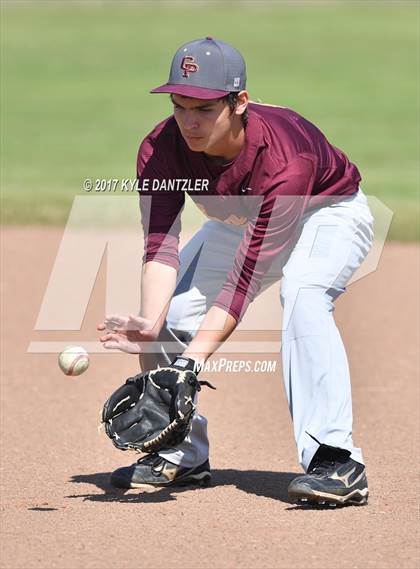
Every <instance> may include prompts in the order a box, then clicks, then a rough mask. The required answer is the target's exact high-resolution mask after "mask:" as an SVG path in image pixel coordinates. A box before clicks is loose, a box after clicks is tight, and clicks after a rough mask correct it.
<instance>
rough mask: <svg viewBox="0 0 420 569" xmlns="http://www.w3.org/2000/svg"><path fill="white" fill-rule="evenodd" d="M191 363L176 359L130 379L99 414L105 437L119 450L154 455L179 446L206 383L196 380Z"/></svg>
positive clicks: (180, 358)
mask: <svg viewBox="0 0 420 569" xmlns="http://www.w3.org/2000/svg"><path fill="white" fill-rule="evenodd" d="M195 368H196V364H195V362H194V360H191V359H189V358H184V357H181V356H179V357H177V358H176V359H175V360H174V362H172V364H171V365H170V366H169V367H164V368H160V369H155V370H152V371H148V372H147V373H142V374H139V375H136V376H135V377H130V378H129V379H127V381H126V382H125V384H124V385H122V386H121V387H119V388H118V389H117V390H116V391H114V393H113V394H112V395H111V397H110V398H109V399H108V401H107V402H106V403H105V405H104V408H103V411H102V421H103V423H104V424H105V431H106V434H107V435H108V436H109V438H110V439H112V442H113V443H114V445H115V446H116V447H117V448H119V449H121V450H136V451H139V452H145V453H149V452H157V451H159V450H161V449H163V448H171V447H175V446H177V445H179V444H180V443H181V442H182V441H183V440H184V439H185V437H186V436H187V435H188V433H189V431H190V429H191V422H192V418H193V415H194V412H195V407H196V406H195V403H194V401H195V396H196V393H197V391H200V389H201V385H208V386H209V387H211V388H212V389H215V388H214V387H213V386H212V385H210V384H209V383H208V382H206V381H198V380H197V373H198V371H197V372H195V371H194V369H195Z"/></svg>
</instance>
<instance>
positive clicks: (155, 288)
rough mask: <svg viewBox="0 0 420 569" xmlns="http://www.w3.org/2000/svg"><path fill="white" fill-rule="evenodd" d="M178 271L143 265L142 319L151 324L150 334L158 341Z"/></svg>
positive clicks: (149, 263)
mask: <svg viewBox="0 0 420 569" xmlns="http://www.w3.org/2000/svg"><path fill="white" fill-rule="evenodd" d="M176 277H177V271H176V269H175V268H174V267H171V266H169V265H164V264H163V263H158V262H156V261H149V262H147V263H145V264H144V265H143V269H142V277H141V304H140V317H142V318H144V319H145V320H147V321H149V322H150V326H151V329H150V333H151V336H152V338H153V339H156V338H157V337H158V335H159V332H160V330H161V328H162V326H163V324H164V322H165V319H166V315H167V313H168V309H169V304H170V302H171V299H172V296H173V294H174V291H175V286H176Z"/></svg>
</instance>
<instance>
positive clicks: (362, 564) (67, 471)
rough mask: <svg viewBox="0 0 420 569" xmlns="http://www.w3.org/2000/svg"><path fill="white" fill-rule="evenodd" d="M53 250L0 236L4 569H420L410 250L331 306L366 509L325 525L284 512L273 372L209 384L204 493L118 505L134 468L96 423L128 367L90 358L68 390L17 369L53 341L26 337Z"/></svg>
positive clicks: (284, 468) (285, 441)
mask: <svg viewBox="0 0 420 569" xmlns="http://www.w3.org/2000/svg"><path fill="white" fill-rule="evenodd" d="M61 234H62V230H59V229H54V228H51V229H43V228H33V229H31V228H28V229H21V228H7V229H5V230H3V234H2V237H3V239H2V249H3V252H2V277H3V287H4V288H3V309H2V321H3V324H2V368H3V372H2V409H1V411H2V413H1V421H2V445H1V446H2V448H1V451H2V452H1V461H2V467H1V482H2V505H1V508H2V525H1V534H2V535H1V537H2V549H1V567H3V568H7V569H12V568H13V569H15V568H22V569H23V568H25V569H35V568H37V569H38V568H40V569H41V568H42V569H50V568H59V569H70V568H72V569H90V568H95V569H99V568H102V567H115V568H121V569H137V568H161V567H171V568H178V567H179V568H181V567H186V568H190V567H199V568H251V567H252V568H258V569H259V568H299V569H306V568H308V569H309V568H310V569H312V568H316V569H318V568H319V569H321V568H323V569H333V568H335V567H340V568H342V569H347V568H349V569H350V568H360V569H362V568H363V569H364V568H375V569H376V568H378V569H379V568H381V569H382V568H392V569H395V568H397V567H398V568H410V569H411V568H412V569H415V568H417V567H418V566H419V551H418V545H417V538H418V535H417V529H416V528H417V522H418V518H417V511H418V495H417V490H418V485H417V464H416V462H417V461H416V458H417V456H418V450H419V448H418V439H417V438H416V437H417V433H418V432H419V431H418V426H419V425H418V381H417V380H418V376H417V374H418V367H419V366H418V364H419V362H418V345H419V337H418V320H417V319H418V314H419V306H418V304H419V303H418V293H419V280H418V276H419V267H418V259H419V247H418V245H400V244H396V243H389V244H386V246H385V250H384V253H383V255H382V258H381V262H380V266H379V269H378V270H377V271H376V273H374V274H372V275H370V276H368V277H366V278H364V279H362V280H361V281H360V282H357V283H355V284H354V285H352V286H351V287H350V290H349V292H348V293H347V294H346V295H343V297H342V298H341V299H340V300H339V301H338V302H337V310H336V318H337V321H338V322H339V324H340V326H341V330H342V334H343V336H344V339H345V342H346V346H347V349H348V352H349V356H350V363H351V370H352V376H353V399H354V415H355V424H354V434H355V440H356V442H357V444H358V445H360V446H361V447H362V448H363V450H364V454H365V458H366V461H367V469H368V479H369V483H370V492H371V497H370V501H369V504H368V505H367V506H365V507H359V508H356V507H349V508H344V509H339V510H334V511H330V510H326V511H324V510H306V509H305V510H301V509H298V508H297V507H295V506H293V505H292V504H290V503H289V502H288V499H287V485H288V483H289V481H290V480H291V479H292V478H293V477H294V476H295V475H297V474H298V473H299V472H300V469H299V466H298V464H297V461H296V453H295V446H294V441H293V436H292V429H291V421H290V417H289V412H288V409H287V405H286V400H285V396H284V392H283V386H282V380H281V376H280V374H281V372H280V365H279V358H278V357H277V360H278V365H277V369H278V372H276V373H275V374H272V373H265V374H264V373H262V374H261V373H259V374H257V373H248V374H234V375H233V376H231V377H227V376H226V375H221V374H209V375H208V379H209V380H210V381H212V382H214V383H215V384H216V385H217V388H218V390H217V391H216V392H212V391H210V390H203V392H202V396H201V410H202V411H203V413H204V414H205V415H206V416H207V417H208V419H209V432H210V437H211V444H212V446H211V464H212V468H213V484H212V486H211V487H209V488H205V489H190V488H187V489H185V488H184V489H160V490H155V491H143V490H136V491H133V490H130V491H127V492H125V493H124V492H119V491H116V490H113V489H112V488H111V487H110V486H109V484H108V476H109V472H110V471H111V470H113V469H114V468H116V467H118V466H120V465H123V464H130V463H131V462H133V461H134V459H135V456H134V455H131V454H128V453H121V452H120V451H118V450H116V449H115V448H113V447H112V445H111V443H110V441H109V440H108V439H107V438H106V437H105V436H104V435H103V434H101V435H100V434H98V431H97V424H98V422H99V410H100V408H101V405H102V403H103V402H104V400H105V399H106V397H107V396H108V395H109V393H110V391H111V390H112V389H113V388H115V387H116V386H117V385H119V384H120V383H121V381H122V380H123V379H124V378H125V377H128V376H129V375H130V374H132V373H133V372H134V371H136V369H137V363H136V358H135V357H134V356H133V357H131V356H128V355H122V354H112V355H111V354H105V355H102V354H94V355H93V356H92V358H91V366H90V368H89V370H88V371H87V372H86V373H85V374H84V375H82V376H80V377H77V378H67V377H65V376H64V375H63V374H62V373H61V371H60V370H59V368H58V366H57V357H56V355H53V354H45V355H41V354H28V353H26V350H27V347H28V344H29V341H30V340H34V339H43V338H45V339H46V338H47V336H48V334H47V333H45V332H37V333H35V332H33V327H34V324H35V320H36V317H37V313H38V310H39V306H40V303H41V300H42V297H43V294H44V291H45V287H46V284H47V282H48V278H49V274H50V271H51V267H52V263H53V261H54V258H55V255H56V252H57V247H58V244H59V241H60V238H61ZM4 269H5V270H4ZM102 306H103V305H102V304H101V302H99V301H96V302H95V303H91V305H90V306H89V311H88V314H87V316H86V318H85V321H84V324H83V330H84V335H83V337H88V336H89V337H90V338H91V339H92V340H95V339H96V338H97V333H96V331H95V324H96V322H97V321H99V320H100V319H101V318H102V316H103V308H102ZM50 336H51V335H50ZM50 336H48V338H49V337H50ZM54 337H57V338H58V337H59V334H58V333H57V334H56V335H55V336H54ZM63 337H64V336H63ZM65 337H66V339H72V338H74V341H75V343H77V338H78V337H80V336H78V334H77V333H75V332H72V333H70V334H69V333H67V334H65ZM267 357H269V358H270V359H271V358H272V355H269V356H267ZM258 358H261V355H258ZM256 386H258V392H256V389H255V388H256ZM226 401H231V402H232V407H231V409H227V408H226V403H225V402H226ZM263 407H264V408H266V409H267V412H266V414H265V415H264V416H263V417H260V416H259V413H260V412H261V409H262V408H263Z"/></svg>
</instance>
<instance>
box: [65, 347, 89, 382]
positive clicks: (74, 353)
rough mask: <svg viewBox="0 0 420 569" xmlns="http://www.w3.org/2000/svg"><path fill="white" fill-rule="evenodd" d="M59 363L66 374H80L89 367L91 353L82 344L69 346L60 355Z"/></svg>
mask: <svg viewBox="0 0 420 569" xmlns="http://www.w3.org/2000/svg"><path fill="white" fill-rule="evenodd" d="M58 365H59V366H60V369H61V371H62V372H63V373H65V374H66V375H80V374H81V373H83V372H84V371H86V370H87V368H88V367H89V355H88V353H87V351H86V350H85V349H84V348H82V347H81V346H69V347H68V348H66V349H65V350H63V351H62V352H61V354H60V355H59V356H58Z"/></svg>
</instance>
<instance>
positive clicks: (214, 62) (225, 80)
mask: <svg viewBox="0 0 420 569" xmlns="http://www.w3.org/2000/svg"><path fill="white" fill-rule="evenodd" d="M245 85H246V68H245V61H244V58H243V57H242V55H241V54H240V53H239V51H238V50H237V49H235V48H234V47H232V46H231V45H229V44H227V43H225V42H223V41H220V40H215V39H213V38H211V37H206V38H204V39H198V40H194V41H191V42H188V43H186V44H184V45H182V46H181V47H180V48H179V49H178V51H177V52H176V53H175V55H174V58H173V60H172V65H171V71H170V73H169V79H168V82H167V83H165V84H164V85H161V86H160V87H157V88H156V89H153V90H152V91H150V92H151V93H174V94H177V95H183V96H184V97H193V98H195V99H219V98H220V97H224V96H225V95H227V94H228V93H230V92H232V91H236V92H238V91H242V90H243V89H245Z"/></svg>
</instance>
